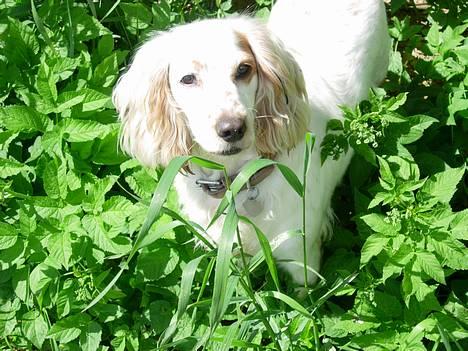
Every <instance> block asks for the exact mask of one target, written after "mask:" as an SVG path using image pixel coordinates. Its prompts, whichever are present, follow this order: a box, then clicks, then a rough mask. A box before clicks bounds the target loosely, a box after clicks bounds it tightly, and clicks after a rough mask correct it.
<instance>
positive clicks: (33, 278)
mask: <svg viewBox="0 0 468 351" xmlns="http://www.w3.org/2000/svg"><path fill="white" fill-rule="evenodd" d="M57 277H58V271H57V270H56V269H55V268H53V267H51V266H49V265H47V264H45V263H39V264H38V265H37V266H36V267H35V268H34V269H33V270H32V271H31V274H30V275H29V287H30V288H31V291H32V292H33V293H34V294H37V293H39V292H40V291H41V290H42V289H45V288H46V287H47V286H48V285H49V284H50V282H52V281H53V280H55V279H56V278H57Z"/></svg>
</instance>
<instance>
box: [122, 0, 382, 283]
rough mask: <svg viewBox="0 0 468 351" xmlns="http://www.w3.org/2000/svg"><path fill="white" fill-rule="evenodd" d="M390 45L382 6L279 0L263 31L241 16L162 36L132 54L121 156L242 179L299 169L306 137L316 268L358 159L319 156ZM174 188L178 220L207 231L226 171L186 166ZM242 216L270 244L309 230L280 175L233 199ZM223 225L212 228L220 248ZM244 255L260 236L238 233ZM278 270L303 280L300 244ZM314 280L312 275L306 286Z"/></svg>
mask: <svg viewBox="0 0 468 351" xmlns="http://www.w3.org/2000/svg"><path fill="white" fill-rule="evenodd" d="M388 52H389V37H388V33H387V24H386V15H385V9H384V4H383V1H380V0H343V1H310V0H279V1H277V3H276V4H275V6H274V7H273V9H272V12H271V15H270V18H269V21H268V23H267V24H266V25H265V24H263V23H261V22H260V21H258V20H256V19H253V18H249V17H244V16H239V17H229V18H227V19H210V20H203V21H198V22H194V23H191V24H186V25H181V26H178V27H175V28H173V29H171V30H169V31H167V32H164V33H160V34H156V35H155V36H153V37H152V38H151V39H150V40H148V41H147V42H145V43H144V44H143V45H142V46H141V47H140V48H139V49H138V50H137V52H136V54H135V56H134V58H133V62H132V64H131V65H130V67H129V68H128V70H127V71H126V72H125V73H124V74H123V75H122V77H121V78H120V79H119V81H118V83H117V86H116V87H115V90H114V94H113V101H114V104H115V106H116V108H117V111H118V113H119V116H120V119H121V122H122V132H121V147H122V149H123V150H124V151H126V152H127V153H129V154H130V155H132V156H133V157H135V158H137V159H138V160H140V162H141V163H142V164H144V165H146V166H150V167H154V166H157V165H161V166H165V165H167V164H168V162H169V161H170V160H171V159H172V158H174V157H175V156H178V155H189V154H191V155H196V156H201V157H204V158H208V159H211V160H213V161H216V162H219V163H222V164H224V165H225V167H226V169H227V172H228V174H229V175H230V176H231V177H235V175H236V174H237V173H239V170H240V169H241V168H242V166H243V165H244V164H245V163H246V162H248V161H250V160H252V159H257V158H260V157H264V158H270V159H274V160H276V161H278V162H280V163H282V164H285V165H286V166H288V167H290V168H291V169H292V170H293V171H294V172H296V174H298V175H300V174H302V172H303V165H304V162H303V155H304V136H305V133H306V132H307V131H311V132H312V133H314V134H315V136H316V147H315V148H314V150H313V153H312V155H311V163H310V171H309V176H308V187H307V197H306V198H307V203H306V212H307V217H306V218H307V223H306V228H307V229H306V235H307V237H306V239H307V240H306V242H307V244H306V245H307V248H306V249H307V251H306V252H307V256H308V257H307V260H306V261H307V264H308V265H309V266H310V268H311V270H312V271H318V269H319V266H320V258H321V249H320V246H321V242H322V240H323V236H324V234H325V233H326V232H327V231H328V230H327V228H328V227H329V226H330V217H331V208H330V202H331V197H332V193H333V191H334V189H335V187H336V185H337V184H338V183H339V182H340V180H341V178H342V176H343V174H344V172H345V170H346V168H347V166H348V163H349V161H350V159H351V156H352V155H351V152H347V153H346V154H345V155H342V156H341V157H340V158H339V159H338V160H336V161H334V160H327V161H326V162H325V163H324V164H323V165H322V164H321V160H320V150H319V149H320V148H319V147H318V146H319V145H320V143H321V141H322V140H323V138H324V136H325V134H326V125H327V122H328V120H329V119H330V118H342V114H341V110H340V108H339V106H341V105H346V106H351V107H353V106H355V105H356V104H357V103H359V102H360V101H361V100H363V99H364V98H366V97H367V94H368V90H369V88H371V87H373V86H376V85H377V84H378V83H380V82H381V81H382V80H383V78H384V77H385V74H386V70H387V65H388ZM189 168H190V172H185V173H184V174H179V175H178V176H177V178H176V184H175V185H176V189H177V192H178V195H179V199H180V203H181V204H182V206H183V211H184V212H185V213H186V214H187V215H188V216H189V218H190V219H191V220H193V221H195V222H197V223H199V224H201V225H205V226H207V225H208V223H209V222H210V220H211V218H212V216H213V214H214V212H215V210H216V208H217V207H218V205H219V203H220V197H222V196H223V194H224V192H225V190H226V189H225V186H224V183H223V182H222V178H223V175H222V174H221V173H220V172H219V171H214V170H210V169H204V168H202V167H199V166H197V165H195V164H190V165H189ZM236 206H237V211H238V212H239V213H240V214H241V215H245V216H247V217H250V218H251V219H252V220H253V222H254V223H256V225H257V226H258V227H259V228H260V229H261V230H262V231H263V232H264V233H265V235H266V236H267V237H268V239H269V240H270V241H274V240H275V239H277V238H278V237H279V236H281V234H282V233H286V232H288V231H290V230H294V229H298V228H301V227H302V211H301V208H302V203H301V198H300V197H299V196H298V195H297V194H296V193H295V192H294V191H293V190H292V189H291V188H290V186H289V185H288V184H287V182H286V181H285V179H284V178H283V176H282V175H281V173H280V172H279V171H278V169H276V168H274V167H268V168H266V169H263V170H262V171H260V172H258V173H257V174H255V175H254V176H253V177H252V178H251V179H250V189H249V190H244V191H241V192H240V193H239V194H238V195H237V197H236ZM221 222H222V221H218V222H216V223H215V224H214V225H213V226H211V227H210V228H209V229H208V234H209V236H210V237H211V239H213V240H214V241H215V242H217V241H218V240H219V237H220V233H221V226H222V223H221ZM239 230H240V235H241V240H242V244H243V248H244V250H245V252H247V253H250V254H253V253H255V252H256V251H258V250H259V243H258V241H257V237H256V234H255V232H254V230H253V228H251V226H249V225H247V224H243V223H241V224H240V225H239ZM274 256H275V257H276V259H277V262H278V264H279V265H280V267H282V268H283V269H285V270H286V271H287V272H289V273H290V274H291V276H292V278H293V280H294V281H295V282H296V283H298V284H303V283H304V279H305V278H304V268H303V267H302V266H301V265H300V264H297V262H298V261H299V262H302V261H303V242H302V238H301V237H297V236H295V237H289V238H288V239H286V240H285V241H283V242H282V243H281V244H280V246H279V247H278V248H276V250H275V251H274ZM316 279H317V276H316V274H309V275H308V281H309V283H310V284H312V283H314V282H315V281H316Z"/></svg>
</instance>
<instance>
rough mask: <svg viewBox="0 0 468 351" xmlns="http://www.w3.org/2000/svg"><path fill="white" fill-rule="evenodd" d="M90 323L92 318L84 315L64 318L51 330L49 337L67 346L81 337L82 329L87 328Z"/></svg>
mask: <svg viewBox="0 0 468 351" xmlns="http://www.w3.org/2000/svg"><path fill="white" fill-rule="evenodd" d="M88 323H90V318H89V316H88V315H87V314H84V313H80V314H75V315H73V316H69V317H66V318H63V319H61V320H59V321H57V323H55V324H54V325H53V326H52V327H51V328H50V330H49V334H48V336H47V337H48V338H53V339H55V340H57V341H58V342H60V343H61V344H67V343H69V342H70V341H73V340H75V339H76V338H77V337H78V336H80V334H81V329H80V328H82V327H84V326H87V325H88Z"/></svg>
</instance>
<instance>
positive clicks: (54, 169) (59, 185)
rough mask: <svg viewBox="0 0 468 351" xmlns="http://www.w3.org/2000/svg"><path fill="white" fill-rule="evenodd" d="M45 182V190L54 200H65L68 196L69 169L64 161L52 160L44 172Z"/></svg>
mask: <svg viewBox="0 0 468 351" xmlns="http://www.w3.org/2000/svg"><path fill="white" fill-rule="evenodd" d="M59 162H60V163H59ZM43 180H44V190H45V191H46V193H47V195H48V196H50V197H51V198H52V199H59V198H62V199H64V198H65V197H66V196H67V189H68V186H67V167H66V164H65V162H64V161H59V160H58V159H57V158H54V159H52V160H50V161H49V162H48V163H47V166H46V168H45V170H44V174H43Z"/></svg>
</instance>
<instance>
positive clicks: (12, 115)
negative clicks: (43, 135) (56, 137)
mask: <svg viewBox="0 0 468 351" xmlns="http://www.w3.org/2000/svg"><path fill="white" fill-rule="evenodd" d="M0 123H1V124H2V125H3V126H4V127H5V128H6V129H8V130H11V131H15V132H22V131H41V132H44V131H45V130H46V128H47V126H48V125H49V123H50V121H49V119H48V118H47V116H45V115H43V114H41V113H39V112H37V111H36V110H34V109H32V108H30V107H28V106H19V105H11V106H6V107H0Z"/></svg>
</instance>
